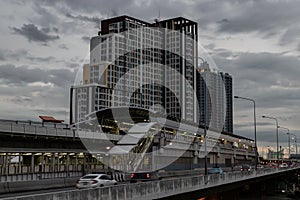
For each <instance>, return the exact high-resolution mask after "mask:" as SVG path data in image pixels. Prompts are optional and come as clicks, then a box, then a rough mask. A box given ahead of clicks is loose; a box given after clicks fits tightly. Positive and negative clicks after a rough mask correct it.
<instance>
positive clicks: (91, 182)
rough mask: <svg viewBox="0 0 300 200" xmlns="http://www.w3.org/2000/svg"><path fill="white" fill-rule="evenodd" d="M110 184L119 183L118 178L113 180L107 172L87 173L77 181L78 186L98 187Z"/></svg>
mask: <svg viewBox="0 0 300 200" xmlns="http://www.w3.org/2000/svg"><path fill="white" fill-rule="evenodd" d="M109 185H117V181H116V180H112V179H111V178H109V176H107V175H106V174H87V175H85V176H83V177H81V178H80V179H79V180H77V181H76V188H78V189H80V188H96V187H104V186H109Z"/></svg>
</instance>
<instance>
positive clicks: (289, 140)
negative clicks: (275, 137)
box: [278, 126, 291, 157]
mask: <svg viewBox="0 0 300 200" xmlns="http://www.w3.org/2000/svg"><path fill="white" fill-rule="evenodd" d="M278 128H282V129H285V130H287V131H288V132H287V133H286V134H287V135H288V145H289V157H291V133H290V129H288V128H285V127H282V126H278Z"/></svg>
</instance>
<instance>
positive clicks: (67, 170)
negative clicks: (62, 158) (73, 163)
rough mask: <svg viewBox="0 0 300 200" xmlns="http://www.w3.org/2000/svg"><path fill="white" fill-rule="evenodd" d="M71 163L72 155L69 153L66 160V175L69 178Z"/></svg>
mask: <svg viewBox="0 0 300 200" xmlns="http://www.w3.org/2000/svg"><path fill="white" fill-rule="evenodd" d="M69 163H70V155H69V153H67V160H66V175H67V177H69Z"/></svg>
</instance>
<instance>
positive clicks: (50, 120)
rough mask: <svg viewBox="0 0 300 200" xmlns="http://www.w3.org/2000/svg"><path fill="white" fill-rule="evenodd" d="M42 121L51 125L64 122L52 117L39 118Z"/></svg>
mask: <svg viewBox="0 0 300 200" xmlns="http://www.w3.org/2000/svg"><path fill="white" fill-rule="evenodd" d="M39 118H41V119H42V120H43V122H53V123H62V122H64V120H58V119H55V118H54V117H52V116H39Z"/></svg>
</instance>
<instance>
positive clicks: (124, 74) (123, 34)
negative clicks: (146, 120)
mask: <svg viewBox="0 0 300 200" xmlns="http://www.w3.org/2000/svg"><path fill="white" fill-rule="evenodd" d="M194 66H197V23H195V22H192V21H190V20H188V19H185V18H182V17H178V18H173V19H168V20H164V21H156V22H155V23H147V22H144V21H141V20H139V19H135V18H132V17H129V16H120V17H115V18H111V19H107V20H103V21H102V22H101V31H100V32H99V33H98V36H95V37H93V38H91V41H90V63H89V64H86V65H84V68H83V85H80V86H74V87H72V88H71V110H72V111H71V112H70V115H71V116H70V117H71V120H70V121H71V123H76V122H78V121H80V120H82V119H83V118H82V116H86V115H88V114H89V113H91V112H94V111H97V110H100V109H102V108H106V107H118V106H135V107H142V108H146V109H150V110H152V111H155V112H160V113H164V114H167V115H169V116H171V117H172V118H175V119H177V120H179V121H180V120H181V119H184V120H188V121H192V122H197V121H198V120H197V103H196V102H197V101H196V99H197V96H196V94H195V92H194V91H195V88H196V69H195V67H194ZM85 87H86V89H84V88H85ZM91 87H92V88H94V89H90V88H91ZM76 90H78V91H76ZM82 91H85V92H90V91H94V93H88V94H85V95H82V94H81V93H82ZM87 97H90V98H93V100H87V99H84V98H87ZM79 102H87V103H89V105H88V106H87V107H88V109H83V108H82V106H81V104H78V103H79ZM79 116H80V117H79Z"/></svg>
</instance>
